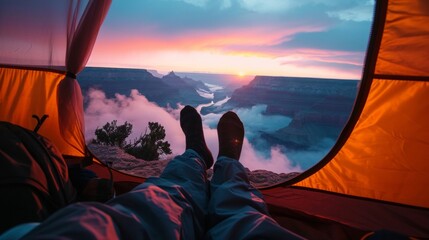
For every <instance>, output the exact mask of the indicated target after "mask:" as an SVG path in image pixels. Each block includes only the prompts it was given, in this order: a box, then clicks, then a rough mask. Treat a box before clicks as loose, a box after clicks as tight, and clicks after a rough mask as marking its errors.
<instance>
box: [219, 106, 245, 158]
mask: <svg viewBox="0 0 429 240" xmlns="http://www.w3.org/2000/svg"><path fill="white" fill-rule="evenodd" d="M217 134H218V138H219V155H218V157H221V156H225V157H229V158H233V159H236V160H239V159H240V155H241V148H242V147H243V139H244V126H243V123H242V122H241V120H240V118H239V117H238V116H237V114H235V113H233V112H227V113H225V114H224V115H223V116H222V117H221V118H220V120H219V123H218V125H217Z"/></svg>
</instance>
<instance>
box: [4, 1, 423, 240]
mask: <svg viewBox="0 0 429 240" xmlns="http://www.w3.org/2000/svg"><path fill="white" fill-rule="evenodd" d="M110 4H111V1H110V0H86V1H56V0H41V1H37V2H35V1H23V0H15V1H3V2H1V3H0V85H1V88H0V121H7V122H11V123H14V124H17V125H20V126H23V127H25V128H28V129H31V130H32V129H34V126H35V120H34V118H32V115H36V116H39V117H41V116H43V115H48V116H49V117H48V118H47V120H46V123H45V124H44V125H43V127H42V128H41V129H40V131H39V133H40V134H41V135H43V136H45V137H47V138H49V139H50V140H51V141H52V142H54V143H55V145H56V146H57V147H58V148H59V149H60V151H61V153H62V154H63V156H64V157H65V159H66V160H67V161H72V162H80V163H82V164H83V165H85V166H87V167H88V168H89V169H92V170H93V171H95V172H97V173H98V174H99V175H100V176H104V177H110V176H109V172H108V171H107V170H106V168H105V166H103V165H102V164H101V163H100V162H99V161H97V160H96V159H95V158H93V156H92V155H91V153H90V152H89V151H88V148H87V147H86V143H85V137H84V129H85V125H84V120H83V97H82V93H81V89H80V86H79V84H78V82H77V80H76V76H77V77H79V72H80V71H82V70H83V69H84V67H85V65H86V63H87V61H88V59H89V57H90V54H91V50H92V48H93V46H94V44H95V42H96V38H97V34H98V31H99V29H100V27H101V25H102V23H103V20H104V18H105V16H106V14H107V12H108V9H109V6H110ZM41 16H44V17H41ZM428 22H429V1H425V0H413V1H411V0H408V1H407V0H389V1H387V0H380V1H377V3H376V9H375V15H374V22H373V28H372V33H371V39H370V42H369V47H368V50H367V54H366V60H365V64H364V71H363V76H362V81H361V85H360V89H359V92H358V96H357V99H356V102H355V105H354V109H353V112H352V114H351V116H350V119H349V120H348V122H347V124H346V126H345V127H344V129H343V131H342V133H341V135H340V136H339V138H338V140H337V142H336V143H335V145H334V147H333V148H332V149H331V151H330V152H329V153H328V154H327V155H326V157H324V158H323V159H322V160H321V161H320V162H319V163H318V164H316V165H315V166H313V167H312V168H310V169H309V170H307V171H305V172H303V173H302V174H300V175H299V176H297V177H295V178H294V179H291V180H289V181H287V182H285V183H282V184H279V185H276V186H272V187H269V188H265V189H261V191H262V193H263V194H264V196H265V198H266V202H267V204H268V206H269V209H270V213H271V214H272V216H273V217H274V218H275V219H276V220H277V221H278V222H279V223H280V224H281V225H282V226H284V227H286V228H288V229H290V230H291V231H293V232H296V233H298V234H300V235H302V236H304V237H307V238H315V237H317V238H318V239H353V238H357V237H363V236H364V235H365V234H368V233H369V232H372V231H378V230H389V231H394V232H398V233H401V234H405V235H407V236H412V237H417V238H429V227H428V223H429V192H428V191H427V186H428V185H429V177H428V172H429V161H428V160H429V152H428V149H429V125H428V123H427V122H428V119H429V111H428V109H429V101H428V100H427V99H428V96H429V68H428V52H429V25H428V24H427V23H428ZM113 177H114V180H115V182H117V184H118V187H119V188H120V187H121V186H124V185H121V184H120V183H121V182H122V183H126V182H128V183H130V182H133V183H141V182H143V181H144V179H142V178H138V177H134V176H131V175H127V174H123V173H121V172H118V171H113ZM117 191H118V192H121V191H126V190H125V189H123V190H121V189H119V190H117Z"/></svg>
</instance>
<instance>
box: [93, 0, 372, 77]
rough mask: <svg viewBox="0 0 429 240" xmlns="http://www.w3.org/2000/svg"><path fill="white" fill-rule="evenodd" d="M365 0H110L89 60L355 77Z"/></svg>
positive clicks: (364, 35) (365, 22)
mask: <svg viewBox="0 0 429 240" xmlns="http://www.w3.org/2000/svg"><path fill="white" fill-rule="evenodd" d="M373 8H374V3H373V1H367V0H299V1H297V0H127V1H113V3H112V6H111V8H110V11H109V14H108V15H107V18H106V20H105V22H104V25H103V26H102V29H101V30H100V34H99V37H98V39H97V43H96V46H95V47H94V50H93V54H92V57H91V59H90V62H89V65H92V66H113V67H133V68H150V69H157V70H159V71H160V72H168V71H170V70H174V71H188V72H208V73H229V74H237V75H239V74H240V75H243V74H245V75H280V76H308V77H327V78H332V77H335V78H349V79H359V78H360V75H361V71H362V64H363V60H364V57H365V51H366V48H367V43H368V39H369V34H370V28H371V24H372V14H373Z"/></svg>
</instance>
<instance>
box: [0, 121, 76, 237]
mask: <svg viewBox="0 0 429 240" xmlns="http://www.w3.org/2000/svg"><path fill="white" fill-rule="evenodd" d="M75 192H76V191H75V189H74V187H73V185H72V183H71V181H70V178H69V175H68V170H67V164H66V162H65V161H64V159H63V157H62V155H61V153H60V152H59V150H58V149H57V148H56V147H55V146H54V144H52V143H51V142H50V141H49V140H48V139H46V138H44V137H42V136H40V135H38V134H37V133H35V132H33V131H31V130H28V129H25V128H22V127H20V126H17V125H14V124H11V123H8V122H1V121H0V233H2V232H4V231H5V230H7V229H9V228H11V227H13V226H15V225H17V224H21V223H26V222H40V221H43V220H44V219H45V218H47V217H48V216H49V215H51V214H52V213H53V212H55V211H56V210H58V209H60V208H62V207H64V206H66V205H68V204H69V203H71V202H73V201H74V200H75V198H76V193H75Z"/></svg>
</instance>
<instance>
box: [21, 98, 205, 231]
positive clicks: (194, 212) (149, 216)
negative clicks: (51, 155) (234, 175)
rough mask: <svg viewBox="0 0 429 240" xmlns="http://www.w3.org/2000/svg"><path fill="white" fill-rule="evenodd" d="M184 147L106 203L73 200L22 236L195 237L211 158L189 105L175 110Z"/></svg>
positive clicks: (200, 227) (198, 120)
mask: <svg viewBox="0 0 429 240" xmlns="http://www.w3.org/2000/svg"><path fill="white" fill-rule="evenodd" d="M181 126H182V129H183V131H184V133H185V136H186V151H185V153H184V154H183V155H181V156H177V157H175V158H174V159H173V160H172V161H171V162H170V163H169V164H168V165H167V167H166V168H165V170H164V171H163V173H162V174H161V176H160V177H159V178H149V179H148V180H146V182H145V183H143V184H141V185H139V186H137V187H136V188H135V189H133V190H132V191H131V192H129V193H126V194H123V195H120V196H118V197H117V198H115V199H113V200H111V201H109V202H108V203H107V204H99V203H81V204H73V205H71V206H69V207H67V208H66V209H64V210H62V211H59V212H58V213H56V214H54V215H53V216H52V217H50V218H48V219H47V221H45V222H43V223H42V224H41V225H40V226H38V227H37V228H35V229H34V230H33V231H32V232H30V233H29V234H28V235H27V236H26V237H28V238H29V239H32V238H40V239H41V238H43V239H55V238H58V236H72V237H73V238H81V239H201V238H202V237H203V235H204V232H205V225H206V211H207V210H206V209H207V202H208V187H209V184H208V180H207V175H206V169H207V168H210V167H211V165H212V164H213V157H212V156H211V153H210V151H209V150H208V149H207V147H206V144H205V140H204V135H203V132H202V122H201V117H200V116H199V114H198V113H197V112H196V110H195V109H193V108H192V107H189V106H187V107H185V108H184V109H183V110H182V112H181Z"/></svg>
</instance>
